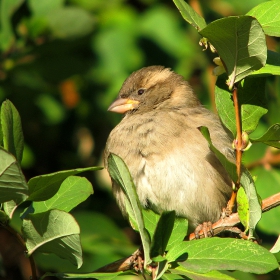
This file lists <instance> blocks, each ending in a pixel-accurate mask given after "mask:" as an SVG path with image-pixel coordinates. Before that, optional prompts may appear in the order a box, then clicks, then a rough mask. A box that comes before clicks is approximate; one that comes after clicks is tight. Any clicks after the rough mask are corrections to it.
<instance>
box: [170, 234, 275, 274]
mask: <svg viewBox="0 0 280 280" xmlns="http://www.w3.org/2000/svg"><path fill="white" fill-rule="evenodd" d="M182 254H187V255H188V258H187V260H186V261H184V262H181V263H180V265H181V266H183V267H184V268H186V269H188V270H191V271H195V272H197V273H207V272H209V271H212V270H240V271H244V272H251V273H256V274H264V273H268V272H270V271H272V270H274V269H276V268H278V263H277V260H276V258H275V257H274V255H273V254H271V253H270V252H269V251H267V250H266V249H265V248H263V247H261V246H260V245H257V244H255V243H253V242H248V241H245V240H240V239H233V238H217V237H213V238H204V239H200V240H193V241H184V242H181V243H179V244H177V245H176V246H175V247H173V248H172V249H170V251H168V253H167V254H166V258H167V259H168V260H174V259H177V258H178V257H180V256H181V255H182Z"/></svg>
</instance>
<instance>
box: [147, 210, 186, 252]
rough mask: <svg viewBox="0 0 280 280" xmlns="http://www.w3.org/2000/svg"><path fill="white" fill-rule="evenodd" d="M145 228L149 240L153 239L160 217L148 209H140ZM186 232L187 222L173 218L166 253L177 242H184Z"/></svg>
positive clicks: (183, 219)
mask: <svg viewBox="0 0 280 280" xmlns="http://www.w3.org/2000/svg"><path fill="white" fill-rule="evenodd" d="M142 213H143V218H144V223H145V228H146V229H147V231H148V232H149V234H150V236H151V238H154V233H155V230H156V227H157V223H158V221H159V218H160V215H159V214H157V213H155V212H153V211H152V210H150V209H142ZM187 232H188V220H187V219H185V218H180V217H175V222H174V226H173V230H172V233H171V236H170V238H169V241H168V244H167V246H166V250H167V251H168V250H169V249H170V248H171V247H172V246H174V245H175V244H176V243H177V242H181V241H182V240H184V238H185V237H186V235H187Z"/></svg>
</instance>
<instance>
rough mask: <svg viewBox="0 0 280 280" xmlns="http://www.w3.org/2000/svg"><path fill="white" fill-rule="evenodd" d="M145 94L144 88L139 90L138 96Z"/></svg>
mask: <svg viewBox="0 0 280 280" xmlns="http://www.w3.org/2000/svg"><path fill="white" fill-rule="evenodd" d="M144 92H145V90H144V89H143V88H140V89H138V92H137V93H138V95H142V94H143V93H144Z"/></svg>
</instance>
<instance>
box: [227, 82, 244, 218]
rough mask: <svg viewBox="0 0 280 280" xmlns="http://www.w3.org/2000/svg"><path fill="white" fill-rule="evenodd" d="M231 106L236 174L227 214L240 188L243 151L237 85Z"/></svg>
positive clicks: (230, 210)
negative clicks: (233, 122) (233, 114)
mask: <svg viewBox="0 0 280 280" xmlns="http://www.w3.org/2000/svg"><path fill="white" fill-rule="evenodd" d="M232 98H233V104H234V110H235V122H236V139H235V140H234V145H235V152H236V174H237V180H236V182H234V184H235V189H234V190H233V192H232V195H231V198H230V200H229V202H228V205H227V210H228V211H229V213H231V212H232V209H233V207H234V205H235V200H236V195H237V191H238V189H239V187H240V178H241V160H242V151H243V148H244V147H243V141H242V121H241V110H240V106H239V103H238V87H237V85H235V86H234V88H233V94H232Z"/></svg>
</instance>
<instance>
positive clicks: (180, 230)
mask: <svg viewBox="0 0 280 280" xmlns="http://www.w3.org/2000/svg"><path fill="white" fill-rule="evenodd" d="M187 232H188V220H187V219H185V218H180V217H176V218H175V222H174V226H173V231H172V233H171V236H170V238H169V241H168V244H167V247H166V249H167V250H169V249H170V248H172V247H173V246H175V245H176V244H177V243H178V242H181V241H182V240H184V239H185V237H186V235H187Z"/></svg>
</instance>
